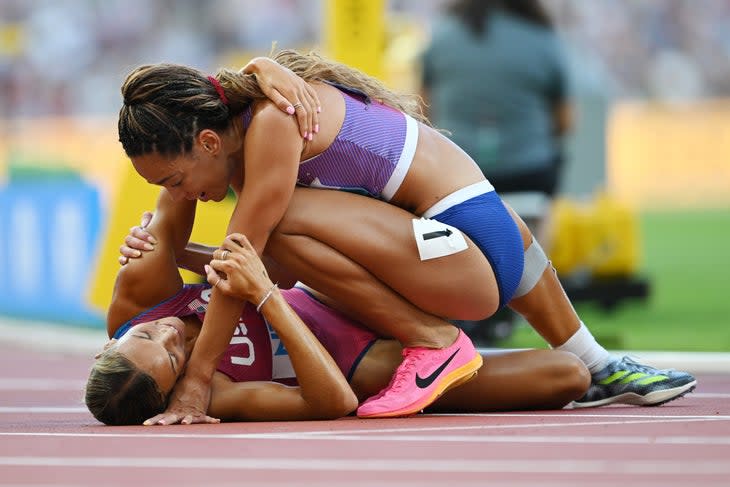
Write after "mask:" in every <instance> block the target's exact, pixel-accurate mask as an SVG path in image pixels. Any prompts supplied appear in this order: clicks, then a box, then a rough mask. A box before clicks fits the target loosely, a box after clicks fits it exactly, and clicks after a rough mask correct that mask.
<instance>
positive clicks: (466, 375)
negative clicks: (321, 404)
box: [357, 353, 483, 418]
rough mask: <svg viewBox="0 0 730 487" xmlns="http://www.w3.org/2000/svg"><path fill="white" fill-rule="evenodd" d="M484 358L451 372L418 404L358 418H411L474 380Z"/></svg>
mask: <svg viewBox="0 0 730 487" xmlns="http://www.w3.org/2000/svg"><path fill="white" fill-rule="evenodd" d="M482 363H483V360H482V356H481V355H480V354H479V353H477V355H476V356H475V357H474V358H473V359H471V360H470V361H469V362H467V363H466V364H464V365H462V366H461V367H459V368H458V369H454V370H452V371H451V372H449V373H448V374H447V375H446V376H444V378H443V379H442V380H441V381H439V384H438V386H437V387H436V388H435V389H434V390H433V392H432V393H431V395H430V396H428V397H427V398H425V399H422V400H421V401H418V402H417V403H414V404H411V405H410V406H407V407H405V408H401V409H398V410H397V411H387V412H382V413H373V414H367V415H360V414H358V415H357V417H358V418H402V417H404V416H411V415H413V414H416V413H418V412H421V411H422V410H423V409H425V408H426V407H428V406H430V405H431V404H432V403H433V402H434V401H435V400H436V399H438V398H439V396H441V395H442V394H443V393H444V392H446V391H448V390H449V389H453V388H454V387H457V386H460V385H461V384H463V383H465V382H468V381H469V380H471V379H473V378H474V377H475V376H476V375H477V372H478V371H479V368H480V367H481V366H482Z"/></svg>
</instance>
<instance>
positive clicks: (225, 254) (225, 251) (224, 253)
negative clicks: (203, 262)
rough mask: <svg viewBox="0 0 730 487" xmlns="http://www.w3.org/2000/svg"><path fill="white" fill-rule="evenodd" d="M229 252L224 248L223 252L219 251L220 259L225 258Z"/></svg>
mask: <svg viewBox="0 0 730 487" xmlns="http://www.w3.org/2000/svg"><path fill="white" fill-rule="evenodd" d="M229 253H230V252H228V251H227V250H224V251H223V252H221V260H226V258H227V257H228V254H229Z"/></svg>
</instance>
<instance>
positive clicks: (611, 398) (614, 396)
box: [573, 357, 697, 408]
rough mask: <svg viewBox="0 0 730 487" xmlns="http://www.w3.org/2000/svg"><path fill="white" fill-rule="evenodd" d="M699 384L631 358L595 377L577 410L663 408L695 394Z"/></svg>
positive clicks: (614, 360) (689, 377) (614, 362)
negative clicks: (626, 406) (622, 406)
mask: <svg viewBox="0 0 730 487" xmlns="http://www.w3.org/2000/svg"><path fill="white" fill-rule="evenodd" d="M696 385H697V380H696V379H695V378H694V377H693V376H692V375H690V374H688V373H686V372H680V371H676V370H658V369H655V368H654V367H649V366H648V365H642V364H639V363H636V362H634V361H633V360H631V359H630V358H629V357H623V358H620V359H619V358H612V359H611V361H610V362H609V363H608V364H607V365H606V367H604V368H603V369H602V370H600V371H599V372H596V373H595V374H593V377H592V379H591V386H590V388H589V389H588V392H586V394H585V396H583V397H582V398H580V399H578V400H577V401H573V407H574V408H587V407H593V406H604V405H606V404H633V405H636V406H659V405H660V404H664V403H666V402H669V401H672V400H674V399H678V398H680V397H682V396H684V395H685V394H687V393H689V392H692V391H693V390H694V388H695V386H696Z"/></svg>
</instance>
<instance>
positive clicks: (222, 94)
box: [208, 76, 228, 106]
mask: <svg viewBox="0 0 730 487" xmlns="http://www.w3.org/2000/svg"><path fill="white" fill-rule="evenodd" d="M208 81H210V83H211V84H212V85H213V88H215V91H217V92H218V96H220V97H221V101H222V102H223V104H224V105H226V106H228V97H227V96H226V92H225V91H223V86H221V82H220V81H218V80H217V79H216V78H215V77H213V76H208Z"/></svg>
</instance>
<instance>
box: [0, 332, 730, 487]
mask: <svg viewBox="0 0 730 487" xmlns="http://www.w3.org/2000/svg"><path fill="white" fill-rule="evenodd" d="M21 364H22V365H21ZM90 364H91V357H78V356H62V355H58V354H55V353H53V352H39V351H24V350H17V349H15V348H13V349H10V348H9V347H3V346H0V445H1V446H0V485H3V486H7V485H35V486H51V485H53V486H74V487H80V486H95V487H98V486H125V487H129V486H133V487H143V486H155V487H164V486H180V485H186V486H188V485H201V486H216V487H225V486H234V485H236V486H238V485H253V486H315V485H316V486H320V485H322V486H344V485H348V486H349V485H355V486H365V485H373V486H378V487H387V486H396V485H397V486H419V487H420V486H444V485H446V486H453V487H455V486H485V485H490V486H493V485H511V486H540V487H551V486H559V487H572V486H581V487H583V486H590V487H604V486H657V487H658V486H661V487H679V486H682V487H686V486H691V485H695V484H696V485H700V486H702V487H715V486H728V485H730V375H702V376H699V377H698V379H699V386H698V388H697V390H696V391H695V392H694V393H693V394H690V395H688V396H687V397H685V398H682V399H679V400H677V401H675V402H672V403H669V404H667V405H664V406H661V407H658V408H638V407H627V406H615V407H604V408H597V409H591V410H579V411H573V410H562V411H544V412H533V413H513V414H483V415H444V416H442V415H421V416H416V417H412V418H408V419H389V420H358V419H356V418H345V419H341V420H337V421H322V422H297V423H229V424H221V425H193V426H171V427H141V426H139V427H106V426H102V425H100V424H99V423H97V422H96V421H95V420H94V419H93V417H92V416H91V415H90V414H89V413H88V412H87V411H86V409H85V407H84V405H83V403H82V387H83V384H84V381H85V378H86V375H87V372H88V368H89V366H90Z"/></svg>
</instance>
